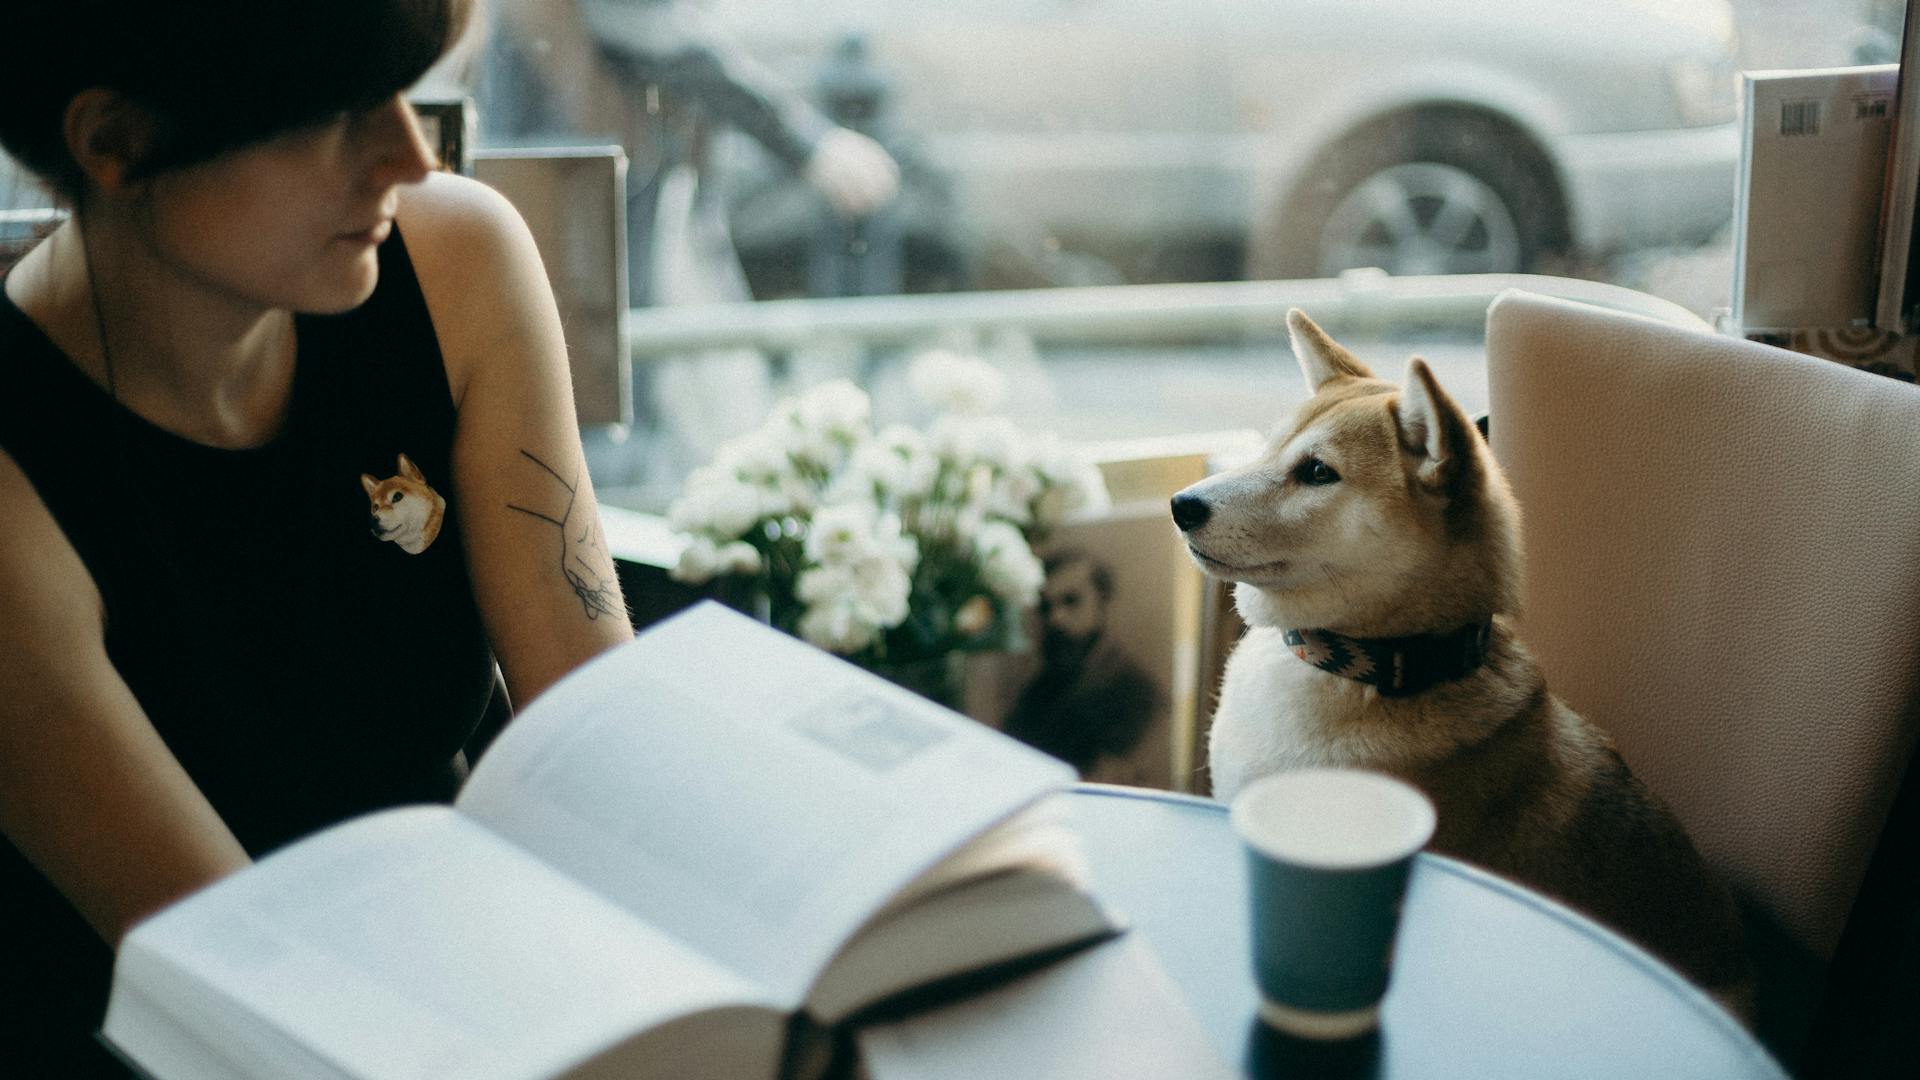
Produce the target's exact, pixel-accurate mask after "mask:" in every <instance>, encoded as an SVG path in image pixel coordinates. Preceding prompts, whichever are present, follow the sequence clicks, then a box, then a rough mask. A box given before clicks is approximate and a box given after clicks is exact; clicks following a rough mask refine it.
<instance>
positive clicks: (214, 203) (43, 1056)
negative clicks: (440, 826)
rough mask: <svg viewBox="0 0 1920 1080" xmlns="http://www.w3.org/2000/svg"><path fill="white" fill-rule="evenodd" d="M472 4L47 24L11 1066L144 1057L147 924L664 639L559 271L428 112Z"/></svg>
mask: <svg viewBox="0 0 1920 1080" xmlns="http://www.w3.org/2000/svg"><path fill="white" fill-rule="evenodd" d="M465 7H466V5H465V4H464V3H462V2H461V0H326V2H320V0H302V2H289V3H279V4H262V3H258V2H257V0H220V2H215V3H206V4H197V5H191V6H188V5H171V4H165V5H163V4H121V3H110V2H104V0H28V2H25V3H22V4H19V5H15V12H13V13H10V16H9V17H10V21H11V22H12V23H13V25H12V27H11V29H12V30H13V31H14V33H13V34H12V40H13V41H15V42H28V43H31V45H30V46H28V47H23V48H18V49H15V50H13V51H12V52H13V55H11V56H10V58H9V61H8V63H7V64H6V65H4V67H3V68H0V144H4V146H5V148H6V150H7V151H8V152H9V153H10V154H12V155H13V156H14V157H15V158H16V159H17V160H19V161H20V162H22V163H23V164H25V165H27V166H28V167H30V168H31V169H33V170H34V171H35V172H36V173H38V174H39V175H40V176H41V177H42V178H44V179H45V180H46V181H47V182H48V183H49V184H50V185H51V186H52V187H53V188H54V189H55V190H56V192H58V193H59V194H60V195H61V196H63V197H64V198H65V199H66V200H67V201H68V203H69V204H70V205H71V207H72V208H73V211H74V213H73V216H72V217H71V219H70V220H69V221H67V222H66V223H65V224H64V225H62V226H61V227H60V228H59V229H58V230H57V231H56V232H54V233H53V234H52V235H51V236H49V237H48V238H47V239H46V240H45V241H43V242H42V243H41V244H39V245H38V246H37V247H35V248H34V249H33V250H32V251H31V252H29V253H28V254H27V255H26V256H25V257H24V258H23V259H22V260H21V261H20V262H19V263H18V264H17V265H16V266H14V267H13V268H12V270H11V272H10V273H9V274H8V275H7V277H6V279H5V290H4V292H5V299H4V301H0V521H4V522H5V527H4V529H0V598H3V599H0V604H3V605H4V607H5V611H6V617H5V618H4V619H0V834H4V841H5V842H4V843H0V957H4V958H5V959H4V962H0V1074H4V1075H7V1076H21V1077H38V1076H49V1077H53V1076H58V1077H73V1076H89V1075H113V1074H114V1073H113V1071H112V1065H111V1062H109V1061H108V1060H107V1059H106V1057H105V1055H104V1054H103V1053H102V1052H101V1051H99V1050H98V1049H97V1048H95V1046H94V1045H93V1039H92V1033H93V1032H94V1031H95V1030H96V1029H97V1027H98V1025H99V1022H100V1016H101V1008H102V1006H103V1004H104V1000H105V990H106V985H107V978H108V973H109V970H110V964H111V945H112V943H115V942H117V941H118V940H119V939H120V938H121V937H122V935H124V934H125V932H126V931H127V929H128V928H129V927H130V926H132V925H133V924H134V923H135V922H137V921H138V920H140V919H141V918H142V917H144V916H146V915H148V914H150V913H151V912H153V911H154V910H156V909H158V908H160V907H162V906H163V905H165V904H167V903H168V902H170V901H172V900H174V899H176V898H178V897H180V896H182V895H184V894H186V893H188V892H190V891H192V890H194V889H197V888H199V887H200V886H202V885H205V884H207V883H208V882H210V881H213V880H215V879H217V878H219V877H221V876H222V875H225V874H228V873H231V872H233V871H234V870H236V869H239V868H240V867H242V866H244V865H245V864H246V863H247V862H248V860H249V859H250V858H252V857H257V856H259V855H260V854H262V853H264V852H266V851H268V850H271V849H272V848H274V847H277V846H279V845H281V844H284V843H286V842H287V841H288V840H291V839H293V838H295V837H297V836H299V835H302V834H303V833H306V832H310V831H312V830H313V829H316V828H318V827H320V826H323V825H326V824H329V823H331V822H333V821H336V820H339V819H341V818H344V817H347V816H351V815H354V814H358V813H361V812H364V811H366V810H370V809H373V808H376V807H379V806H384V805H391V804H394V803H401V802H412V801H422V800H429V799H445V798H448V797H450V796H451V794H452V793H453V790H454V788H455V786H456V785H457V783H458V780H459V777H460V775H461V774H462V769H463V768H464V763H463V760H462V758H461V755H460V750H461V747H462V744H463V742H464V741H465V740H466V739H467V737H468V735H469V733H470V732H472V730H473V728H474V725H475V723H476V721H477V719H478V718H479V716H480V715H481V713H482V710H483V709H484V708H485V706H486V704H487V701H488V699H489V695H490V692H491V688H492V686H493V672H494V661H495V658H497V660H498V665H499V668H500V670H501V672H502V673H503V674H504V676H505V680H506V684H507V687H508V689H509V690H510V692H511V694H512V696H513V697H514V699H516V700H521V701H524V700H527V699H529V698H531V697H532V696H534V695H536V694H538V693H539V692H540V691H541V690H542V689H544V688H545V687H546V686H547V685H548V684H550V683H551V682H553V681H554V680H555V679H556V678H558V677H559V676H560V675H561V674H562V673H564V672H565V671H567V670H568V669H569V668H571V667H573V666H574V665H576V664H578V663H579V662H581V661H582V660H584V659H586V658H587V657H589V656H591V655H593V654H594V653H595V652H597V651H599V650H601V649H602V648H604V647H606V646H608V645H610V644H612V643H614V642H616V641H619V640H621V639H624V638H626V637H628V636H630V633H631V631H630V629H629V627H628V623H627V620H626V616H625V611H624V606H623V605H622V604H621V602H620V598H619V593H618V589H617V586H616V584H615V579H614V573H613V566H612V562H611V560H610V559H609V558H608V556H607V553H606V551H605V550H604V547H603V546H602V545H601V543H600V534H599V527H598V523H597V516H596V511H595V509H594V503H593V495H592V489H591V486H590V485H589V484H588V482H587V477H586V472H585V469H584V466H583V459H582V456H581V453H580V446H579V435H578V431H577V429H576V427H575V423H574V420H573V414H572V404H571V394H570V391H569V387H568V381H567V371H566V364H565V354H564V350H563V344H562V339H561V331H560V324H559V319H558V316H557V315H556V313H555V310H554V305H553V301H552V297H551V295H550V293H549V290H548V287H547V284H546V279H545V276H544V274H543V272H542V270H541V267H540V263H539V259H538V256H537V255H536V253H535V251H534V248H533V245H532V242H531V240H530V239H529V237H528V235H527V233H526V230H525V228H524V226H523V225H522V224H521V223H520V221H519V219H518V218H517V217H516V216H515V214H514V213H513V211H512V210H511V209H510V208H509V207H508V206H507V205H506V204H505V203H504V202H503V201H502V200H501V199H500V198H498V197H497V196H495V195H493V194H492V193H491V192H489V191H488V190H487V189H485V188H482V187H480V186H478V185H475V184H473V183H471V182H469V181H465V180H462V179H460V178H458V177H453V176H449V175H445V174H438V173H433V172H431V169H432V166H433V164H434V163H433V160H432V155H431V152H430V150H429V148H428V147H427V145H426V143H425V142H424V140H423V139H422V136H421V132H420V129H419V127H418V126H417V124H416V122H415V119H414V116H413V114H412V112H411V110H410V109H409V108H408V106H407V105H406V103H405V101H404V100H403V99H402V98H401V96H400V91H401V90H402V89H404V88H405V87H406V86H408V85H409V84H411V83H412V82H413V81H414V79H416V78H417V77H418V76H419V75H420V74H421V73H422V72H423V71H424V70H425V69H426V68H427V67H428V66H429V65H430V64H431V63H432V62H433V61H434V59H435V58H436V57H437V56H438V55H440V53H441V52H442V51H443V50H444V49H445V48H446V47H447V45H448V44H449V42H451V41H452V40H453V39H454V38H455V37H456V36H457V35H458V33H459V31H460V29H461V27H462V25H463V23H464V20H465V16H466V11H465ZM21 9H24V10H21Z"/></svg>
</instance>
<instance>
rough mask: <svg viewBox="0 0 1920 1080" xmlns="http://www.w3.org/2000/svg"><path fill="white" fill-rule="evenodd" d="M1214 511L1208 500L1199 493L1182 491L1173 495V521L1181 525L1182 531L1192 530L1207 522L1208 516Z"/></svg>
mask: <svg viewBox="0 0 1920 1080" xmlns="http://www.w3.org/2000/svg"><path fill="white" fill-rule="evenodd" d="M1212 513H1213V511H1212V510H1211V509H1210V508H1209V507H1208V506H1207V500H1205V499H1203V498H1201V497H1200V496H1198V495H1189V494H1187V493H1186V492H1184V491H1183V492H1181V493H1180V494H1178V495H1175V496H1174V497H1173V523H1174V524H1175V525H1178V526H1180V531H1181V532H1192V531H1193V530H1195V529H1197V528H1199V527H1200V526H1202V525H1205V524H1206V523H1207V517H1208V516H1209V515H1210V514H1212Z"/></svg>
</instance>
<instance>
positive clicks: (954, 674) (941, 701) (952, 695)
mask: <svg viewBox="0 0 1920 1080" xmlns="http://www.w3.org/2000/svg"><path fill="white" fill-rule="evenodd" d="M865 666H866V668H867V670H869V671H871V672H873V673H874V674H875V675H878V676H880V677H881V678H883V679H885V680H887V681H888V682H890V683H893V684H894V685H895V686H900V687H904V688H906V689H908V690H911V691H913V692H914V693H916V694H919V695H920V696H921V697H923V698H926V699H927V700H929V701H932V702H934V703H935V704H938V705H945V706H946V707H947V708H949V709H952V710H954V711H955V712H965V711H966V705H967V654H966V653H965V652H962V651H959V650H953V651H950V652H944V653H939V654H937V655H934V656H924V657H916V658H915V659H912V660H898V661H896V660H874V661H869V662H868V663H867V664H866V665H865Z"/></svg>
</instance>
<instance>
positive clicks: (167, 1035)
mask: <svg viewBox="0 0 1920 1080" xmlns="http://www.w3.org/2000/svg"><path fill="white" fill-rule="evenodd" d="M1072 780H1073V773H1072V770H1071V769H1069V768H1067V767H1066V766H1064V765H1062V764H1060V763H1059V762H1056V761H1054V760H1053V759H1051V758H1048V757H1046V756H1045V755H1042V754H1039V753H1037V752H1035V751H1032V750H1030V749H1028V748H1026V747H1024V746H1021V745H1020V744H1018V743H1015V742H1014V741H1012V740H1010V739H1008V738H1006V737H1004V736H1002V735H1000V734H999V733H998V732H995V731H992V730H990V729H988V728H985V727H982V726H980V725H978V724H975V723H973V722H971V721H969V720H966V719H965V718H963V717H960V716H958V715H957V714H954V713H950V712H948V711H946V710H944V709H941V708H940V707H938V706H936V705H933V704H931V703H929V702H927V701H925V700H923V699H921V698H919V697H916V696H914V695H912V694H910V693H908V692H906V691H904V690H901V689H899V688H898V687H895V686H893V685H892V684H890V683H887V682H885V681H883V680H881V679H878V678H876V677H874V676H872V675H870V674H868V673H866V672H864V671H861V670H860V669H858V668H856V667H853V666H852V665H850V664H847V663H844V662H842V661H840V660H838V659H835V658H833V657H831V656H829V655H827V654H825V653H823V652H820V651H818V650H816V649H814V648H812V647H811V646H808V645H805V644H802V643H800V642H798V641H795V640H794V639H792V638H789V637H786V636H785V635H783V634H780V633H778V632H776V631H773V630H770V629H767V628H766V627H763V626H761V625H759V624H758V623H755V622H753V621H752V620H750V619H746V618H744V617H742V616H739V615H737V614H734V613H733V612H730V611H728V610H726V609H724V608H721V607H719V606H717V605H712V604H708V605H703V606H701V607H699V608H696V609H694V610H692V611H689V612H687V613H684V614H682V615H679V616H676V617H674V618H672V619H669V620H668V621H666V622H664V623H661V624H660V625H658V626H656V627H654V628H653V629H651V630H649V631H647V632H646V633H644V634H642V635H640V636H639V637H638V638H636V639H634V641H632V642H631V643H628V644H624V645H621V646H619V647H617V648H615V649H612V650H610V651H608V652H607V653H605V654H604V655H602V656H600V657H599V658H597V659H595V660H593V661H592V662H590V663H588V664H587V665H585V666H583V667H582V668H580V669H579V670H578V671H576V672H574V673H573V674H571V675H569V676H568V677H567V678H566V679H564V680H562V681H561V682H560V683H558V684H556V685H555V686H554V687H553V688H552V689H551V690H549V691H548V692H547V693H545V694H543V695H542V696H541V697H540V698H539V699H538V700H537V701H535V702H533V703H532V705H531V706H530V707H529V708H527V709H526V710H525V711H524V713H523V714H522V715H521V716H520V717H519V718H518V719H516V720H515V721H514V723H512V724H511V725H509V726H508V728H507V730H506V731H505V732H504V733H503V734H502V735H501V737H500V738H499V739H498V740H497V741H496V742H495V743H494V745H493V747H492V748H491V749H490V750H489V751H488V752H487V755H486V757H485V759H484V760H483V761H482V762H481V763H480V765H479V767H478V768H476V769H475V770H474V773H473V776H472V778H471V779H470V780H469V781H468V783H467V786H466V788H465V790H463V791H462V793H461V795H460V797H459V799H458V800H457V801H456V802H455V804H454V805H453V806H452V807H451V808H449V807H443V806H442V807H408V808H402V809H397V810H390V811H383V812H381V813H377V814H372V815H369V816H367V817H363V818H360V819H357V820H354V821H350V822H347V823H345V824H342V825H339V826H335V827H333V828H331V829H327V830H325V831H322V832H320V833H318V834H316V835H314V836H311V837H308V838H306V839H304V840H301V841H299V842H297V843H295V844H292V845H290V846H288V847H287V848H285V849H282V850H281V851H279V852H276V853H274V854H273V855H271V856H269V857H267V858H266V859H264V860H262V861H261V862H260V863H258V864H256V865H255V866H253V867H251V868H249V869H247V870H245V871H243V872H242V873H239V874H236V875H234V876H232V877H230V878H227V879H225V880H223V881H220V882H218V883H216V884H214V885H212V886H210V887H208V888H206V889H204V890H202V891H200V892H198V893H196V894H194V895H193V896H190V897H188V898H187V899H185V900H183V901H181V902H179V903H178V904H175V905H174V906H172V907H170V908H168V909H166V910H164V911H162V912H161V913H159V914H158V915H155V916H154V917H152V918H151V919H148V920H147V921H145V922H143V923H141V924H140V925H139V926H138V927H136V928H135V929H134V930H133V931H132V932H131V933H130V934H129V935H128V936H127V938H126V939H125V941H124V942H123V943H122V945H121V948H120V952H119V956H118V959H117V961H116V966H115V970H114V980H113V992H112V996H111V998H110V1002H109V1005H108V1009H107V1017H106V1024H105V1029H104V1031H103V1032H102V1037H103V1039H104V1040H105V1041H106V1042H107V1044H108V1045H109V1046H111V1047H113V1048H114V1049H115V1050H116V1051H117V1052H118V1053H120V1054H121V1055H122V1056H123V1057H125V1058H127V1059H129V1060H130V1061H131V1062H133V1063H134V1064H135V1065H136V1066H137V1067H138V1068H139V1069H141V1070H143V1071H144V1072H146V1073H147V1074H149V1075H151V1076H153V1077H156V1078H159V1080H229V1078H231V1080H240V1078H243V1077H244V1078H248V1080H274V1078H282V1077H284V1078H289V1080H290V1078H295V1077H298V1078H301V1080H309V1078H315V1077H320V1078H327V1077H339V1078H353V1080H362V1078H365V1080H374V1078H388V1077H392V1078H400V1077H407V1078H416V1077H460V1078H462V1080H489V1078H494V1077H498V1078H503V1080H504V1078H548V1077H566V1078H589V1077H633V1076H656V1075H658V1076H673V1077H679V1078H698V1077H725V1078H728V1080H743V1078H754V1077H769V1078H771V1077H775V1076H779V1075H782V1074H783V1073H786V1074H791V1073H792V1072H793V1071H794V1069H793V1067H792V1066H793V1063H792V1062H791V1061H787V1062H785V1064H784V1065H783V1059H785V1058H788V1057H791V1056H792V1051H791V1048H790V1047H789V1046H788V1045H787V1044H788V1041H789V1040H788V1035H787V1033H788V1031H789V1029H790V1027H791V1028H793V1029H794V1030H801V1029H802V1028H811V1027H812V1026H813V1025H833V1024H835V1023H838V1022H840V1021H843V1020H845V1019H847V1018H848V1017H849V1016H852V1015H853V1014H856V1013H858V1012H860V1011H861V1010H862V1009H864V1008H866V1007H867V1006H870V1005H874V1004H876V1003H880V1002H883V1001H887V1000H889V999H891V1000H893V1001H896V1002H897V1001H898V1000H899V999H900V996H901V995H903V994H906V993H909V992H914V991H918V992H919V993H920V994H922V995H926V994H928V993H929V992H928V988H929V987H930V986H932V987H936V988H937V987H938V986H939V985H942V984H947V985H952V982H951V980H956V979H958V980H959V981H961V982H964V981H967V980H965V979H964V978H962V977H963V976H966V975H968V974H969V973H975V974H977V973H979V972H981V971H983V970H988V969H994V968H997V967H1000V966H1004V965H1009V964H1011V963H1012V962H1014V961H1018V960H1020V959H1021V958H1030V957H1034V956H1037V955H1042V954H1046V953H1048V952H1049V951H1051V950H1056V949H1061V948H1064V947H1066V946H1068V945H1070V944H1072V943H1076V942H1086V941H1091V940H1094V939H1097V938H1100V937H1103V936H1107V935H1109V934H1111V933H1112V932H1113V929H1114V928H1113V924H1112V922H1111V920H1110V919H1109V918H1108V916H1107V915H1106V913H1105V912H1104V911H1103V910H1102V909H1101V907H1100V905H1099V904H1098V903H1097V902H1095V901H1094V899H1093V898H1092V897H1091V895H1090V894H1089V893H1088V892H1087V891H1086V890H1085V888H1084V887H1083V886H1082V884H1081V882H1082V881H1083V880H1084V875H1083V873H1082V871H1081V870H1080V869H1079V867H1078V863H1077V858H1076V853H1075V852H1074V848H1073V845H1072V836H1071V834H1069V833H1066V832H1065V830H1064V829H1062V828H1060V827H1059V826H1057V825H1052V824H1050V823H1049V822H1048V821H1047V820H1046V802H1045V800H1044V799H1043V796H1045V795H1047V794H1048V793H1049V792H1052V791H1055V790H1057V789H1060V788H1063V787H1065V786H1067V785H1068V784H1070V783H1071V782H1072ZM801 1014H805V1015H806V1016H807V1017H808V1018H809V1019H808V1023H807V1024H801V1023H799V1022H797V1021H795V1020H794V1018H795V1017H797V1016H799V1015H801Z"/></svg>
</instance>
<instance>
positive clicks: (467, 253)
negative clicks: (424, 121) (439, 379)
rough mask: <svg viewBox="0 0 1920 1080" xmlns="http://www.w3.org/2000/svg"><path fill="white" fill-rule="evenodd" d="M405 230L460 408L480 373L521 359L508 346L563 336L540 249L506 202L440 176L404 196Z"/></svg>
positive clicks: (472, 184) (459, 179) (482, 188)
mask: <svg viewBox="0 0 1920 1080" xmlns="http://www.w3.org/2000/svg"><path fill="white" fill-rule="evenodd" d="M399 225H400V230H401V235H402V236H404V237H405V238H406V242H407V253H408V256H409V257H410V258H411V259H412V261H413V267H414V273H415V275H416V276H417V277H418V278H419V280H420V289H421V292H422V294H424V295H425V297H426V300H427V310H428V313H429V314H430V315H431V316H432V318H433V325H434V330H435V333H436V334H437V335H438V336H439V339H440V349H441V352H442V354H443V355H444V356H445V357H446V362H447V375H448V379H449V381H450V382H451V383H452V384H453V389H454V397H455V400H456V401H458V400H461V399H462V397H463V396H464V395H463V391H464V387H465V384H466V382H467V379H468V377H469V376H470V375H471V374H472V371H473V369H474V365H476V364H481V363H490V362H497V361H498V358H500V357H501V356H503V355H505V356H512V355H516V354H517V353H519V352H520V351H521V350H520V349H518V348H512V347H507V348H503V346H512V345H517V344H518V343H521V342H524V341H525V340H526V339H527V338H529V337H530V336H531V337H548V336H556V335H557V334H558V329H559V328H558V321H557V319H558V317H557V315H555V314H554V313H553V311H552V306H553V301H552V293H551V291H550V290H549V288H548V285H547V277H546V270H545V269H544V267H543V266H542V264H541V261H540V252H539V249H538V248H537V247H535V246H534V242H533V236H532V234H531V233H530V232H528V230H527V226H526V223H525V222H524V221H522V220H521V217H520V214H519V212H518V211H516V210H515V209H514V208H513V205H512V204H511V203H509V202H508V201H507V200H506V198H505V196H502V195H501V194H500V193H498V192H496V191H494V190H493V189H492V188H489V187H487V186H486V185H485V184H482V183H480V182H479V181H476V180H471V179H468V178H467V177H463V176H455V175H452V174H450V173H435V174H433V175H432V176H430V177H428V178H427V180H425V181H424V182H422V183H420V184H417V185H414V186H412V187H409V188H406V189H404V191H403V194H402V196H401V203H400V214H399ZM549 324H551V325H549Z"/></svg>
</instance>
